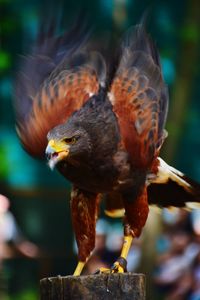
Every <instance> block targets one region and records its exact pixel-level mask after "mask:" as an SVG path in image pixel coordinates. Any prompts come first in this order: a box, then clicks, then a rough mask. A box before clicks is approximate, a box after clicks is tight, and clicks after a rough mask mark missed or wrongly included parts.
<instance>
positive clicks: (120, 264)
mask: <svg viewBox="0 0 200 300" xmlns="http://www.w3.org/2000/svg"><path fill="white" fill-rule="evenodd" d="M111 271H112V272H111V273H124V272H127V260H126V259H125V258H124V257H119V258H118V259H117V261H116V262H115V263H114V264H113V266H112V268H111Z"/></svg>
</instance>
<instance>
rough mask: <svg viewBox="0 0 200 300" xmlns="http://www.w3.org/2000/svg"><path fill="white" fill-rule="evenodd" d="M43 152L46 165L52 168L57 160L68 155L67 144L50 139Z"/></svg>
mask: <svg viewBox="0 0 200 300" xmlns="http://www.w3.org/2000/svg"><path fill="white" fill-rule="evenodd" d="M45 153H46V158H47V160H48V165H49V167H50V169H51V170H53V169H54V168H55V166H56V165H57V163H58V162H59V161H61V160H63V159H64V158H66V157H67V156H68V154H69V146H68V145H66V144H65V143H63V142H56V141H54V140H50V141H49V143H48V145H47V147H46V151H45Z"/></svg>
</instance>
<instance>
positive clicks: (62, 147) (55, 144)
mask: <svg viewBox="0 0 200 300" xmlns="http://www.w3.org/2000/svg"><path fill="white" fill-rule="evenodd" d="M48 145H49V146H50V147H51V148H52V149H53V150H54V151H55V152H61V151H66V150H68V148H69V147H68V146H67V145H66V143H65V142H64V141H55V140H50V141H49V143H48Z"/></svg>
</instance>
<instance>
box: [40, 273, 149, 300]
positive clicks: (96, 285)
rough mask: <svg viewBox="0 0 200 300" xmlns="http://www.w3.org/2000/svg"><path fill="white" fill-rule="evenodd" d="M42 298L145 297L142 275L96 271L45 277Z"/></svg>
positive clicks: (97, 299)
mask: <svg viewBox="0 0 200 300" xmlns="http://www.w3.org/2000/svg"><path fill="white" fill-rule="evenodd" d="M40 296H41V297H40V299H41V300H83V299H85V300H102V299H103V300H107V299H108V300H109V299H112V300H113V299H114V300H123V299H124V300H145V299H146V298H145V276H144V275H143V274H133V273H124V274H117V273H116V274H98V275H87V276H77V277H75V276H66V277H61V276H58V277H53V278H44V279H42V280H41V281H40Z"/></svg>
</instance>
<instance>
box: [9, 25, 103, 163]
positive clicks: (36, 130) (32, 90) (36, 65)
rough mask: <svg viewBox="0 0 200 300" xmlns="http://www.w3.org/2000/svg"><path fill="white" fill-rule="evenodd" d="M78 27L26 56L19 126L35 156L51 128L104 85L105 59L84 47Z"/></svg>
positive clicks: (18, 95) (42, 148) (46, 40)
mask: <svg viewBox="0 0 200 300" xmlns="http://www.w3.org/2000/svg"><path fill="white" fill-rule="evenodd" d="M79 25H80V24H79ZM77 30H78V29H77V28H76V29H73V30H72V32H71V33H69V34H65V35H63V36H62V37H54V36H53V35H52V33H51V35H50V36H45V37H44V38H42V41H40V42H39V45H38V46H37V47H36V48H35V50H34V53H33V55H32V56H29V57H27V58H25V59H24V62H23V66H22V72H21V74H20V75H19V78H18V81H17V85H16V86H17V88H16V101H15V108H16V127H17V132H18V134H19V137H20V139H21V142H22V144H23V146H24V148H25V150H26V151H27V152H28V153H29V154H31V155H32V156H35V157H39V158H42V157H43V156H44V152H45V148H46V144H47V138H46V136H47V133H48V131H49V130H50V129H52V128H53V127H55V126H56V125H59V124H61V123H64V122H66V121H67V119H68V118H69V117H70V116H71V115H72V114H73V113H74V112H75V111H76V110H78V109H80V108H81V107H82V105H83V104H84V103H85V102H86V101H87V100H88V99H89V98H90V97H91V96H92V95H94V94H96V93H98V91H99V88H100V86H103V85H104V82H105V74H106V70H105V63H104V60H103V58H102V57H101V55H100V54H98V53H97V52H87V51H86V50H83V42H84V38H83V37H82V35H81V34H80V33H77Z"/></svg>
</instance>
